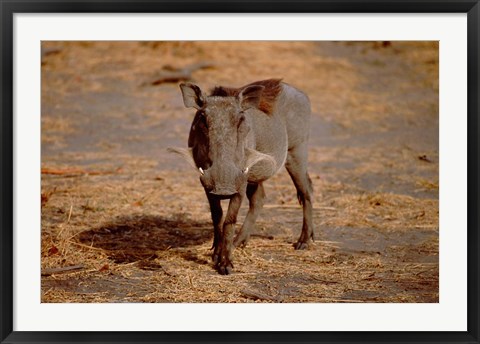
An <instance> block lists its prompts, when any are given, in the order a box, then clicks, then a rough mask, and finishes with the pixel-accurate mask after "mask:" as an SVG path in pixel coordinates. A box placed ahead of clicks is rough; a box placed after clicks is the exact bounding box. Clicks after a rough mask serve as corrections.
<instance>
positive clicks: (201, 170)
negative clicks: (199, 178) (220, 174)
mask: <svg viewBox="0 0 480 344" xmlns="http://www.w3.org/2000/svg"><path fill="white" fill-rule="evenodd" d="M198 170H199V171H200V173H201V174H202V175H203V174H205V172H204V171H203V168H201V167H199V168H198Z"/></svg>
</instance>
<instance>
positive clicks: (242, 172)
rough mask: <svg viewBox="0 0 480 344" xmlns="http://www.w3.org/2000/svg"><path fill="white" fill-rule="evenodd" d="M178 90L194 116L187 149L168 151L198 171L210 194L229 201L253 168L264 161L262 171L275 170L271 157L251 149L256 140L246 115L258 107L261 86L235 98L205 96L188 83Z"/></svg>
mask: <svg viewBox="0 0 480 344" xmlns="http://www.w3.org/2000/svg"><path fill="white" fill-rule="evenodd" d="M180 88H181V90H182V95H183V102H184V104H185V106H186V107H187V108H192V107H193V108H195V109H197V113H196V115H195V118H194V120H193V123H192V128H191V131H190V138H189V144H188V145H189V149H181V148H170V151H172V152H175V153H178V154H180V155H182V156H183V157H184V158H186V160H187V161H189V162H190V164H191V165H192V166H194V167H195V168H196V169H197V171H198V172H199V173H200V180H201V182H202V185H203V186H204V187H205V189H206V190H207V191H208V192H209V193H211V194H214V195H218V196H221V197H231V196H233V195H234V194H236V193H238V192H242V190H245V187H246V185H247V180H248V176H249V173H252V170H251V168H252V166H254V165H255V164H257V163H258V162H260V161H263V162H264V163H263V165H264V168H269V167H268V166H270V168H272V169H273V168H274V166H275V160H274V159H273V158H272V157H271V156H270V155H267V154H264V153H261V152H259V151H257V150H255V149H253V147H254V146H255V138H254V135H253V130H252V128H251V126H252V121H251V118H250V116H249V115H248V111H247V110H248V109H250V108H254V107H258V104H259V101H260V98H261V95H262V91H263V89H264V87H263V86H261V85H251V86H248V87H246V88H244V89H242V90H241V91H240V92H239V93H238V94H237V95H235V96H205V95H204V93H203V92H202V90H201V89H200V88H199V87H198V86H196V85H194V84H190V83H185V84H181V85H180ZM265 166H267V167H265Z"/></svg>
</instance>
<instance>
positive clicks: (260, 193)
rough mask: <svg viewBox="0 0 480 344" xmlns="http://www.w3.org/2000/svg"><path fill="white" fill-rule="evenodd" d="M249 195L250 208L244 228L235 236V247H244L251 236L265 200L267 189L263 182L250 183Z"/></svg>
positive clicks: (248, 187)
mask: <svg viewBox="0 0 480 344" xmlns="http://www.w3.org/2000/svg"><path fill="white" fill-rule="evenodd" d="M247 197H248V201H249V209H248V213H247V216H246V217H245V221H244V222H243V225H242V228H241V229H240V231H239V232H238V234H237V236H236V237H235V241H234V245H235V247H244V246H245V245H246V244H247V242H248V239H249V238H250V231H251V229H252V227H253V226H254V225H255V221H256V220H257V217H258V214H259V213H260V210H261V209H262V207H263V203H264V202H265V189H264V188H263V184H262V183H259V184H248V186H247Z"/></svg>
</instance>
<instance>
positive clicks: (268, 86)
mask: <svg viewBox="0 0 480 344" xmlns="http://www.w3.org/2000/svg"><path fill="white" fill-rule="evenodd" d="M281 81H282V79H268V80H260V81H255V82H252V83H250V84H248V85H245V86H242V87H239V88H233V87H224V86H216V87H215V88H214V89H213V90H212V93H211V94H210V96H217V97H236V96H238V95H239V94H240V92H242V90H244V89H245V88H247V87H249V86H253V85H261V86H263V87H265V88H264V89H263V92H262V96H261V98H260V103H259V104H258V109H259V110H260V111H263V112H265V113H266V114H267V115H270V114H272V111H273V105H274V104H275V101H276V99H277V96H278V94H279V93H280V91H281V90H282V85H281Z"/></svg>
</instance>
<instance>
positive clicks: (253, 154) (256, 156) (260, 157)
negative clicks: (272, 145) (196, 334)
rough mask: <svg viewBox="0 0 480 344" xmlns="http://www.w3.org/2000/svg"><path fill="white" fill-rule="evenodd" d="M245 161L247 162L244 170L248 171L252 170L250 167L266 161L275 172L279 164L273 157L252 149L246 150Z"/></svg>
mask: <svg viewBox="0 0 480 344" xmlns="http://www.w3.org/2000/svg"><path fill="white" fill-rule="evenodd" d="M245 160H246V161H245V169H244V170H247V171H248V170H249V169H250V167H252V166H253V165H255V164H256V163H257V162H260V161H266V162H267V163H268V165H269V167H271V169H272V171H275V169H276V167H277V162H276V161H275V159H274V158H273V156H271V155H268V154H264V153H260V152H259V151H257V150H255V149H250V148H246V149H245Z"/></svg>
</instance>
